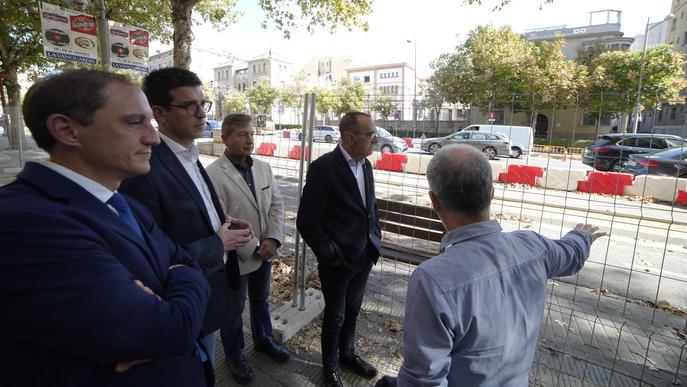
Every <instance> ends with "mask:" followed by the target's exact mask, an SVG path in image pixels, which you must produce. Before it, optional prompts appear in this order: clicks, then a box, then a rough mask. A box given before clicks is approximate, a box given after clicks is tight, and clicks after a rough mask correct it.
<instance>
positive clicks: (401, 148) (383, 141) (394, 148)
mask: <svg viewBox="0 0 687 387" xmlns="http://www.w3.org/2000/svg"><path fill="white" fill-rule="evenodd" d="M375 128H376V129H377V143H376V144H374V150H375V151H377V152H382V153H398V152H405V151H407V150H408V144H407V143H406V142H405V141H403V139H402V138H400V137H396V136H394V135H392V134H391V133H389V131H388V130H386V129H384V128H380V127H379V126H377V127H375Z"/></svg>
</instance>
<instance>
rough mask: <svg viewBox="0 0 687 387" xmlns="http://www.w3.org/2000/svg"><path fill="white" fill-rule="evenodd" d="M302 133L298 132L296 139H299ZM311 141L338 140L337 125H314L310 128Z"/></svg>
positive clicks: (339, 136) (339, 134)
mask: <svg viewBox="0 0 687 387" xmlns="http://www.w3.org/2000/svg"><path fill="white" fill-rule="evenodd" d="M301 136H302V133H298V140H299V141H300V140H301ZM312 139H313V141H324V142H330V143H331V142H339V140H340V139H341V133H339V127H338V126H332V125H315V126H313V128H312Z"/></svg>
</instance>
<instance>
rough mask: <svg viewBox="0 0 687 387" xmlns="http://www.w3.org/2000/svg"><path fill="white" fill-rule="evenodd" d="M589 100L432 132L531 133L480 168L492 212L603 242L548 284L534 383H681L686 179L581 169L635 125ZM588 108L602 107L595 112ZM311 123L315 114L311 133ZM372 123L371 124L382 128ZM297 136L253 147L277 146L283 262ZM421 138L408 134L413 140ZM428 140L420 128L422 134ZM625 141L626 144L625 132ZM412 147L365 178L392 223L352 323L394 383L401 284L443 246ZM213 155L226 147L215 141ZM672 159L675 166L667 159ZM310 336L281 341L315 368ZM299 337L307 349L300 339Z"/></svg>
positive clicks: (499, 113) (624, 153)
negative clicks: (591, 229) (476, 128)
mask: <svg viewBox="0 0 687 387" xmlns="http://www.w3.org/2000/svg"><path fill="white" fill-rule="evenodd" d="M597 98H599V100H597V101H592V102H596V104H590V103H589V101H590V100H591V99H593V97H587V99H586V101H587V102H585V104H583V103H581V102H579V100H577V101H576V102H575V103H574V104H573V105H572V106H571V107H560V106H558V107H553V108H549V109H538V110H534V109H531V108H530V109H525V108H522V107H520V106H519V105H518V104H517V103H516V102H515V101H516V100H517V98H514V97H513V96H508V97H507V98H503V99H501V100H497V99H496V98H495V99H494V104H493V106H498V108H493V109H492V110H491V111H489V110H487V111H479V110H477V109H465V108H452V111H453V112H454V113H452V114H453V118H454V119H455V118H456V117H462V118H464V120H462V121H457V120H454V121H453V122H452V123H451V124H448V123H442V125H444V126H443V127H442V126H440V131H439V134H440V135H441V136H446V135H449V134H451V133H453V132H455V131H457V130H459V129H461V128H462V127H464V126H468V125H487V126H488V125H506V126H512V125H524V126H531V127H532V128H533V134H534V136H535V137H536V136H541V138H540V139H538V140H536V142H537V144H536V145H534V146H533V147H532V149H531V150H530V151H529V152H528V153H526V154H523V155H522V156H521V157H519V158H511V157H508V156H507V155H503V154H499V155H497V157H496V158H495V159H493V160H491V161H490V163H491V165H492V171H493V172H494V179H495V180H496V181H497V182H496V183H495V198H494V201H493V203H492V217H493V218H495V219H498V220H499V221H500V223H501V225H502V227H503V228H504V230H505V231H510V230H517V229H529V230H534V231H536V232H538V233H541V234H543V235H545V236H548V237H551V238H559V237H561V236H562V235H564V234H565V233H566V232H567V231H568V230H570V229H571V228H573V227H574V225H575V224H577V223H592V224H595V225H598V226H600V227H601V229H602V230H604V231H607V232H608V233H609V236H608V237H606V238H602V239H600V240H599V241H597V242H596V243H595V244H594V245H593V247H592V251H591V256H590V258H589V260H588V261H587V263H586V265H585V267H584V269H582V271H581V272H580V273H578V274H577V275H575V276H571V277H564V278H556V279H554V280H551V281H550V282H549V285H548V289H547V299H546V305H545V313H544V315H543V316H542V320H541V323H542V327H541V333H540V338H539V343H538V351H537V354H536V357H535V361H534V364H533V366H532V370H531V374H530V385H535V386H537V385H542V386H559V385H560V386H568V385H580V386H587V385H600V386H625V385H628V386H636V385H647V386H653V385H657V386H658V385H661V386H663V385H679V384H681V383H685V381H687V368H686V367H687V354H685V353H684V352H685V344H687V341H685V331H686V330H687V312H686V311H687V309H685V306H686V305H687V296H685V294H686V293H685V289H686V287H685V282H687V266H686V265H685V259H687V223H686V220H687V207H685V206H684V204H682V202H683V199H687V196H683V195H687V194H684V192H685V191H686V190H687V180H686V179H683V178H682V177H681V174H680V173H679V172H676V173H674V174H670V173H668V174H666V173H663V175H660V174H655V173H660V172H659V169H658V168H657V167H655V166H653V164H650V163H648V164H647V165H646V166H647V167H648V168H647V169H646V171H647V172H648V174H637V175H634V174H632V173H627V171H625V172H623V171H620V173H618V172H613V171H611V172H603V171H599V170H597V169H594V168H593V167H592V166H590V165H587V164H585V163H583V160H584V161H586V162H588V163H591V164H592V165H596V161H597V160H599V159H601V158H603V157H611V156H610V154H605V152H601V151H599V150H598V149H597V150H592V151H589V150H587V151H585V145H586V144H589V143H592V142H593V141H589V142H587V143H584V142H579V141H578V140H595V139H596V138H597V136H600V135H604V136H605V135H610V134H611V133H610V132H612V131H614V130H613V127H614V126H617V127H618V132H621V133H620V134H619V135H623V133H622V132H623V131H624V130H625V129H626V128H631V127H632V123H631V121H629V120H627V119H626V117H627V112H625V113H622V114H619V113H618V112H615V111H610V110H604V109H603V104H602V103H600V102H601V96H597ZM589 106H601V107H602V108H599V109H597V110H596V111H595V112H592V111H590V108H589ZM444 109H446V108H444ZM491 112H494V113H493V114H491ZM652 113H653V114H657V111H654V112H652ZM423 114H424V113H423ZM441 114H444V113H441ZM441 114H439V116H441ZM446 115H447V114H444V116H446ZM419 116H420V117H424V116H423V115H422V114H420V115H419ZM541 116H543V117H541ZM645 116H646V115H645ZM492 120H493V121H492ZM320 122H321V121H319V119H318V122H316V124H319V123H320ZM377 122H378V125H380V121H379V119H378V121H377ZM389 122H391V120H390V121H389ZM396 122H397V124H401V125H399V126H396V127H395V132H396V133H399V134H401V135H404V136H407V135H408V134H410V133H411V132H410V129H412V125H413V124H414V123H413V120H400V119H399V120H396ZM325 123H330V124H332V123H333V122H331V121H326V120H325ZM425 124H427V123H425ZM644 124H646V122H645V123H644ZM644 124H642V125H639V127H640V130H645V129H644V128H645V127H646V126H647V125H644ZM409 125H411V126H409ZM387 127H388V126H387ZM435 128H436V123H435ZM651 128H653V130H649V131H648V132H646V134H645V135H644V136H643V137H644V138H648V139H649V141H650V142H651V141H654V140H659V139H665V138H666V137H665V136H663V135H662V134H660V135H659V134H658V133H659V132H661V133H664V132H671V133H674V134H678V135H680V136H682V135H683V134H684V133H685V125H684V123H683V124H682V125H680V126H675V125H673V126H672V127H670V128H668V127H667V126H666V127H664V128H661V127H658V126H653V127H651ZM389 131H390V132H392V133H394V131H393V130H389ZM298 133H299V131H298V130H293V129H291V130H281V131H275V132H271V131H264V132H262V133H259V134H258V135H257V136H256V140H255V142H256V148H258V151H257V152H258V153H260V151H259V149H260V147H261V146H262V145H261V144H263V143H273V144H274V151H273V152H272V155H269V156H267V155H265V156H260V155H258V156H256V157H261V158H263V159H264V160H267V161H269V162H270V163H271V165H272V168H273V171H274V173H275V175H276V176H277V180H278V181H279V185H280V188H281V191H282V194H283V195H284V198H285V202H286V214H285V217H286V218H285V226H286V227H285V233H286V235H285V245H284V247H283V249H282V250H283V252H282V255H283V256H286V257H289V256H292V255H293V251H294V236H295V215H296V211H297V206H298V198H299V195H298V182H299V179H298V176H299V175H298V170H299V162H300V160H299V158H300V153H299V151H298V150H297V149H296V147H297V146H299V145H301V142H300V141H298V139H299V135H298ZM421 133H423V132H416V134H418V137H419V134H421ZM433 136H434V135H432V136H429V135H428V134H427V133H425V137H433ZM623 136H624V137H623V138H631V137H632V136H630V135H629V134H627V133H625V134H624V135H623ZM314 139H315V141H314V143H313V144H312V145H310V146H309V149H308V152H309V153H310V155H311V156H312V158H313V159H315V158H317V157H318V156H319V155H321V154H323V153H324V152H327V151H329V150H331V149H333V148H334V147H335V146H336V138H333V139H332V140H333V141H332V142H331V143H328V142H326V141H325V139H324V137H317V135H315V136H314ZM422 140H423V139H421V138H411V139H409V140H408V141H409V142H408V143H409V144H412V147H410V148H409V149H408V151H407V152H405V153H404V155H405V160H404V161H403V162H400V166H401V170H400V171H398V170H394V168H385V169H380V168H377V169H375V171H374V173H375V184H376V194H377V198H378V200H379V201H380V203H383V210H384V211H385V212H387V213H388V214H387V215H386V216H388V218H387V219H386V220H384V222H385V223H386V224H385V226H384V228H383V234H382V239H383V247H384V252H383V257H382V259H380V261H379V263H378V264H377V265H376V266H375V267H374V268H373V270H372V273H371V276H370V279H369V282H368V287H367V293H366V298H365V303H364V305H363V311H362V313H361V316H360V318H359V321H358V337H359V338H358V341H357V345H358V349H359V351H360V352H361V354H362V355H363V357H366V358H368V359H369V360H371V361H372V363H373V364H375V365H376V366H377V367H378V368H379V369H380V374H395V373H396V372H397V371H398V368H399V367H400V365H401V362H402V322H403V314H404V306H405V298H406V289H407V281H408V278H409V276H410V274H411V273H412V271H413V270H414V268H415V267H416V265H417V264H418V263H419V262H421V261H423V260H425V259H428V258H429V257H431V256H432V255H435V254H437V252H438V247H439V243H438V241H437V239H436V234H437V232H438V233H439V234H441V233H440V232H439V231H438V230H437V229H436V219H432V215H431V211H430V213H429V214H428V211H429V207H430V202H429V198H428V196H427V190H428V186H427V181H426V178H425V176H424V170H426V166H427V163H428V162H429V160H430V159H431V157H432V155H431V154H429V153H428V152H426V151H423V150H421V148H420V147H421V143H422ZM561 140H563V141H561ZM425 141H426V139H425ZM628 143H629V142H628ZM656 144H659V141H656ZM620 145H622V144H620ZM634 145H635V146H634V147H630V146H627V147H624V148H623V149H624V150H621V151H619V152H618V153H617V154H616V155H615V156H613V157H617V158H619V159H620V160H622V162H621V166H620V167H619V168H616V169H620V170H622V168H624V167H625V164H626V163H628V162H634V163H636V164H639V159H635V158H634V157H632V158H631V157H630V156H629V155H630V153H632V154H639V153H641V154H644V155H646V152H645V151H641V152H640V151H639V150H638V149H639V148H640V147H639V146H637V145H638V144H637V143H635V144H634ZM214 146H215V147H219V149H220V150H223V146H222V145H221V144H215V145H214ZM611 146H612V144H609V145H608V147H611ZM659 147H665V148H669V147H672V148H678V149H682V148H683V147H684V145H682V143H681V142H679V141H677V140H676V141H675V142H673V143H665V142H664V143H663V145H650V146H649V149H648V150H647V152H650V153H652V154H653V153H654V152H659V151H661V150H663V149H658V148H659ZM630 148H632V149H630ZM215 153H217V152H215ZM266 153H270V152H266ZM385 157H388V156H383V155H382V154H381V153H380V152H375V153H374V154H373V155H372V156H371V157H370V158H369V159H370V161H371V162H372V164H373V166H374V165H375V164H377V165H378V167H379V166H380V163H379V161H380V160H382V159H383V158H385ZM652 157H654V156H652ZM685 158H687V157H685ZM646 160H647V161H653V160H654V159H653V158H647V159H646ZM682 160H683V157H679V158H678V159H676V160H675V162H676V163H677V164H679V163H680V162H682ZM607 165H608V164H605V166H607ZM640 165H641V164H640ZM513 166H521V168H522V167H525V169H526V170H528V171H529V175H527V178H524V179H521V180H518V179H515V180H510V179H509V177H508V175H510V174H511V170H512V167H513ZM599 167H600V166H599ZM611 169H613V168H611ZM628 176H629V177H628ZM628 179H629V180H628ZM609 187H610V188H609ZM609 189H610V190H611V191H610V193H609V191H608V190H609ZM685 201H687V200H685ZM306 268H307V273H308V274H306V278H307V280H308V286H314V287H317V277H316V275H315V274H316V262H315V258H314V256H313V255H312V253H311V252H309V251H308V255H307V263H306ZM283 300H287V301H288V298H286V297H285V298H283ZM486 301H487V300H485V302H486ZM318 329H319V327H318V322H317V321H315V322H313V323H311V324H310V325H309V326H308V327H306V329H305V331H308V330H309V331H308V332H306V333H299V334H298V335H297V337H296V338H294V339H293V340H292V341H291V342H289V343H287V344H288V345H290V346H291V348H292V349H293V348H294V347H295V348H297V349H296V350H297V351H300V350H303V352H299V353H301V354H303V353H306V352H307V353H308V355H307V356H306V357H307V358H308V360H309V361H311V362H313V363H314V364H317V363H318V362H319V352H318V351H319V341H318V340H319V336H318V334H319V333H318V331H317V330H318ZM308 335H309V336H308ZM306 337H310V339H311V341H312V342H310V343H307V342H305V341H304V340H305V338H306ZM308 351H309V352H308ZM346 381H347V383H348V384H351V385H361V386H363V385H371V384H374V383H373V382H370V381H369V380H364V379H358V378H356V377H353V376H350V375H349V376H346ZM303 385H309V384H308V383H307V382H306V383H305V384H303Z"/></svg>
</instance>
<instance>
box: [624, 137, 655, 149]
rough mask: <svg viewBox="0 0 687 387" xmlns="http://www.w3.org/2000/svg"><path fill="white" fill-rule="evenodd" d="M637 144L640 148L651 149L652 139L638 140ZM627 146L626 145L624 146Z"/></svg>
mask: <svg viewBox="0 0 687 387" xmlns="http://www.w3.org/2000/svg"><path fill="white" fill-rule="evenodd" d="M636 140H637V143H636V144H635V146H636V147H638V148H651V139H649V138H637V139H636ZM623 145H625V144H623Z"/></svg>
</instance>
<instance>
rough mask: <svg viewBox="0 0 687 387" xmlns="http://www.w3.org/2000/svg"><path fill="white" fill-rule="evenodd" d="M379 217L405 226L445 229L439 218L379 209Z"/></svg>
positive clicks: (436, 229)
mask: <svg viewBox="0 0 687 387" xmlns="http://www.w3.org/2000/svg"><path fill="white" fill-rule="evenodd" d="M379 219H380V220H382V221H387V222H393V223H400V224H403V225H407V226H413V227H417V228H424V229H428V230H433V231H438V232H440V233H443V232H444V231H445V230H446V229H445V228H444V224H443V223H441V221H439V220H435V219H427V218H420V217H417V216H412V215H403V214H399V213H396V212H388V211H381V210H380V211H379Z"/></svg>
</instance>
